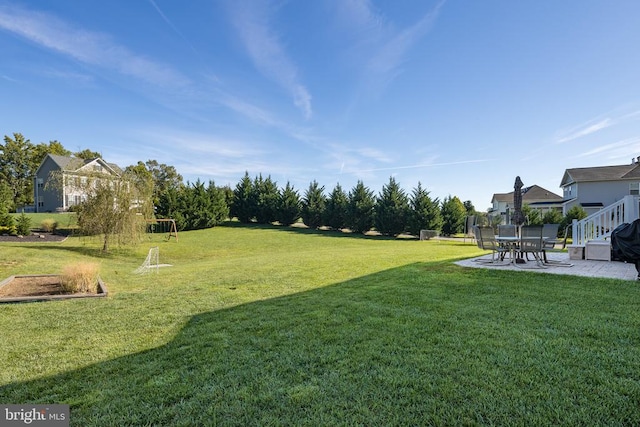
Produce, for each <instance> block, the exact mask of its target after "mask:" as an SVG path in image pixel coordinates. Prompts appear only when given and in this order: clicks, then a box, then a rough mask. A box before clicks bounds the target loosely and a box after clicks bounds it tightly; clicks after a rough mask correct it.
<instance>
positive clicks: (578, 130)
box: [556, 118, 615, 144]
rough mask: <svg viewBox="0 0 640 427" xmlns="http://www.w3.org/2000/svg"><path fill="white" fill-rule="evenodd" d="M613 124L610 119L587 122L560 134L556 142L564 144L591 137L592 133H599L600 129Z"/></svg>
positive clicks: (613, 121)
mask: <svg viewBox="0 0 640 427" xmlns="http://www.w3.org/2000/svg"><path fill="white" fill-rule="evenodd" d="M614 124H615V120H613V119H610V118H604V119H593V120H589V121H588V122H586V123H583V124H580V125H578V126H576V127H573V128H571V129H568V130H565V131H562V132H560V134H559V135H558V136H557V138H556V142H557V143H559V144H562V143H564V142H569V141H572V140H574V139H578V138H582V137H583V136H587V135H591V134H592V133H596V132H598V131H601V130H602V129H606V128H608V127H610V126H613V125H614Z"/></svg>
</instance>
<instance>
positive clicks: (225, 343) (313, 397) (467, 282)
mask: <svg viewBox="0 0 640 427" xmlns="http://www.w3.org/2000/svg"><path fill="white" fill-rule="evenodd" d="M163 237H166V236H163V235H152V236H150V237H149V240H148V241H146V242H145V243H144V244H142V245H140V246H139V247H137V248H135V249H130V250H116V251H114V252H112V253H111V254H109V255H102V254H101V253H100V251H99V247H100V246H99V244H98V243H95V242H92V241H89V240H83V239H80V238H75V237H73V238H70V239H68V240H67V241H65V242H64V243H62V244H47V245H46V246H43V245H42V244H35V243H34V244H25V243H23V244H17V243H16V244H13V243H12V244H2V245H0V278H4V277H7V276H9V275H12V274H27V273H29V274H40V273H58V272H60V271H62V268H63V267H64V265H66V264H69V263H73V262H75V261H78V260H91V261H97V262H99V263H100V265H101V276H102V278H103V279H104V281H105V282H106V283H107V286H108V288H109V292H110V295H109V297H108V298H106V299H90V300H68V301H57V302H41V303H28V304H11V305H7V304H5V305H0V330H1V331H2V335H1V338H0V342H1V345H0V360H1V361H2V369H0V402H1V403H26V402H29V403H67V404H69V405H71V424H72V425H77V426H94V425H95V426H116V425H117V426H124V425H167V426H169V425H171V426H173V425H178V426H179V425H184V426H193V425H238V426H247V425H309V426H319V425H367V426H371V425H385V426H387V425H590V426H591V425H638V424H639V423H640V332H639V331H640V289H639V288H638V284H637V283H636V282H624V281H617V280H610V279H591V278H578V277H570V276H558V275H544V274H539V273H530V272H524V271H523V272H512V271H496V270H491V269H464V268H462V267H458V266H456V265H454V264H452V261H454V260H457V259H460V258H466V257H470V256H474V255H477V254H478V253H479V250H478V249H477V247H475V246H474V245H473V244H471V243H470V242H467V243H466V244H465V243H463V242H445V241H440V242H439V241H435V240H432V241H422V242H420V241H415V240H393V239H384V238H371V237H362V236H349V235H342V234H336V233H330V232H313V231H308V230H302V229H283V228H277V227H257V226H256V227H242V226H232V225H229V226H222V227H216V228H214V229H210V230H203V231H197V232H184V233H180V234H179V240H178V241H177V242H176V240H175V239H171V240H169V241H167V240H166V239H164V238H163ZM151 246H159V248H160V262H161V263H167V264H172V267H165V268H161V269H160V271H159V273H158V274H155V273H151V274H147V275H134V274H132V272H133V270H135V269H136V267H138V266H139V265H140V264H141V263H142V261H143V260H144V258H145V257H146V254H147V252H148V250H149V248H150V247H151Z"/></svg>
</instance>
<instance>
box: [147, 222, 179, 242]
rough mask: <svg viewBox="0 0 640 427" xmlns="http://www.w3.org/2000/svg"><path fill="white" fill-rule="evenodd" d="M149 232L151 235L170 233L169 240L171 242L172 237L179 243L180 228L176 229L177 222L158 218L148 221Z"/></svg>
mask: <svg viewBox="0 0 640 427" xmlns="http://www.w3.org/2000/svg"><path fill="white" fill-rule="evenodd" d="M147 224H148V231H149V233H167V232H168V233H169V235H168V236H167V240H171V238H172V237H175V238H176V242H177V241H178V228H177V227H176V221H175V220H174V219H171V218H156V219H148V220H147Z"/></svg>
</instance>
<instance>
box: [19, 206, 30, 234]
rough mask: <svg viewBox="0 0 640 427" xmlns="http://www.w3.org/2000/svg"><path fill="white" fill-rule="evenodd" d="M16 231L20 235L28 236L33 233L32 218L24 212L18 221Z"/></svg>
mask: <svg viewBox="0 0 640 427" xmlns="http://www.w3.org/2000/svg"><path fill="white" fill-rule="evenodd" d="M16 233H18V234H19V235H20V236H28V235H29V234H31V218H29V217H28V216H26V215H25V214H24V212H23V213H22V215H20V216H19V217H18V219H17V221H16Z"/></svg>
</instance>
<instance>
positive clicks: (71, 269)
mask: <svg viewBox="0 0 640 427" xmlns="http://www.w3.org/2000/svg"><path fill="white" fill-rule="evenodd" d="M98 270H99V267H98V264H95V263H91V262H79V263H77V264H72V265H68V266H66V267H65V268H64V271H63V272H62V280H61V285H62V287H63V288H64V290H65V291H67V292H74V293H75V292H79V293H97V292H98Z"/></svg>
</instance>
